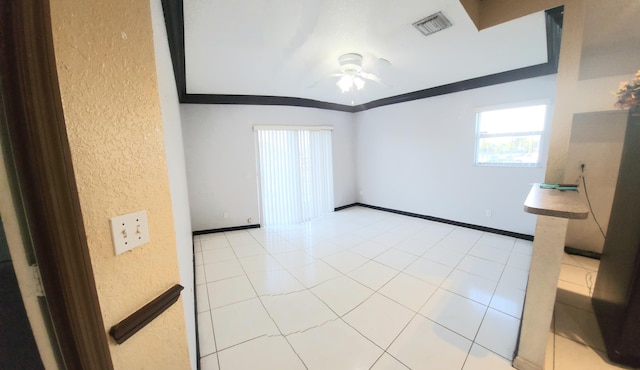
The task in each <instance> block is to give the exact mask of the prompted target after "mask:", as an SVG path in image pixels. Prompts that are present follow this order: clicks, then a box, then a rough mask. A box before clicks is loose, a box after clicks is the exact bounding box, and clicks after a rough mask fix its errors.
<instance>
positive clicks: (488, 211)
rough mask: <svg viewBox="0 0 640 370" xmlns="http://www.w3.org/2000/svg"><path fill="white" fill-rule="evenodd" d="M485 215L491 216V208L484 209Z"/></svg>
mask: <svg viewBox="0 0 640 370" xmlns="http://www.w3.org/2000/svg"><path fill="white" fill-rule="evenodd" d="M484 215H485V216H487V217H491V208H487V210H486V211H484Z"/></svg>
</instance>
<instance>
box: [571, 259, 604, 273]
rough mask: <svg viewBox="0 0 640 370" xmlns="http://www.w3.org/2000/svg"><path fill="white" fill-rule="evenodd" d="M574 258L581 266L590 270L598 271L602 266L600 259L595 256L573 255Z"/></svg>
mask: <svg viewBox="0 0 640 370" xmlns="http://www.w3.org/2000/svg"><path fill="white" fill-rule="evenodd" d="M573 258H574V259H575V260H576V261H578V263H579V264H580V266H582V267H583V268H585V269H587V270H590V271H598V269H599V268H600V260H597V259H595V258H589V257H584V256H573Z"/></svg>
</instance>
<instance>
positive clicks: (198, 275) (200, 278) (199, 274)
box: [194, 265, 207, 285]
mask: <svg viewBox="0 0 640 370" xmlns="http://www.w3.org/2000/svg"><path fill="white" fill-rule="evenodd" d="M194 274H195V279H196V285H201V284H205V283H206V282H207V278H206V277H205V275H204V265H200V266H196V267H195V269H194Z"/></svg>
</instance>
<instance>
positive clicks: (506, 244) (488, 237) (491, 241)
mask: <svg viewBox="0 0 640 370" xmlns="http://www.w3.org/2000/svg"><path fill="white" fill-rule="evenodd" d="M515 242H516V239H515V238H513V237H510V236H505V235H497V234H492V233H483V234H482V236H481V237H480V239H478V242H477V243H476V246H485V245H486V246H488V247H492V248H498V249H502V250H504V251H507V252H509V253H511V251H512V250H513V246H514V244H515Z"/></svg>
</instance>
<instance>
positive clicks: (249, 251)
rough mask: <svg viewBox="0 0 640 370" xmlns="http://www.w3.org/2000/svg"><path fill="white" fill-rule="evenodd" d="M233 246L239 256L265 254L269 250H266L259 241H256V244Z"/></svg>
mask: <svg viewBox="0 0 640 370" xmlns="http://www.w3.org/2000/svg"><path fill="white" fill-rule="evenodd" d="M232 248H233V251H234V252H236V256H238V258H242V257H249V256H264V255H266V254H267V251H266V250H264V248H262V246H261V245H260V244H258V242H255V244H243V245H237V246H236V245H234V246H233V247H232Z"/></svg>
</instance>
